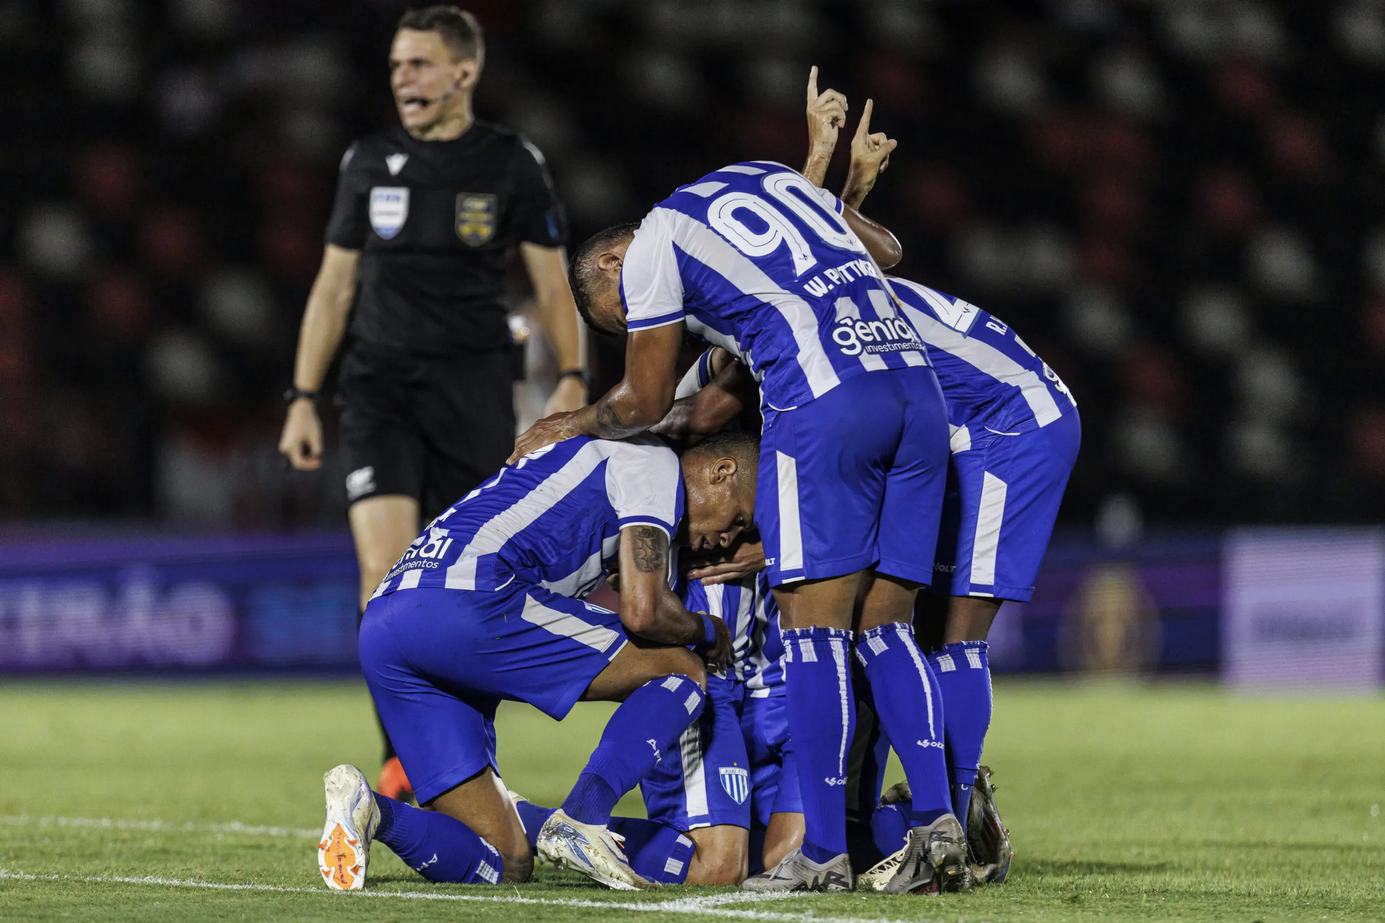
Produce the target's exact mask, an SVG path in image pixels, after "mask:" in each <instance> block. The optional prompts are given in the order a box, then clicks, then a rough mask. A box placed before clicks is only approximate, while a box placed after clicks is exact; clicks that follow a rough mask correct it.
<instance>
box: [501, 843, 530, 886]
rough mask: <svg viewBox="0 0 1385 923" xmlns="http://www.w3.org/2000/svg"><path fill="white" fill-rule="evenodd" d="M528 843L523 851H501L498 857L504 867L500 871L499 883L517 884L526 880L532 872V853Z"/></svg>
mask: <svg viewBox="0 0 1385 923" xmlns="http://www.w3.org/2000/svg"><path fill="white" fill-rule="evenodd" d="M528 845H529V844H528V843H526V844H525V849H524V851H523V852H501V854H500V858H501V859H502V860H503V861H504V863H505V867H504V868H503V869H502V870H501V872H500V883H501V884H519V883H522V882H526V881H528V880H529V879H530V878H531V877H532V876H533V874H534V854H533V853H532V852H530V851H529V849H528Z"/></svg>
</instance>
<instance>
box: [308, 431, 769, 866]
mask: <svg viewBox="0 0 1385 923" xmlns="http://www.w3.org/2000/svg"><path fill="white" fill-rule="evenodd" d="M757 450H758V447H757V446H756V444H755V441H754V440H753V439H748V438H746V437H739V438H736V437H728V438H726V439H715V438H714V439H711V440H708V441H707V442H706V443H703V444H702V445H699V446H698V447H696V448H694V449H692V450H690V451H689V452H687V453H685V454H684V456H683V458H682V460H681V463H680V460H679V458H678V457H677V456H676V455H675V454H674V453H673V451H672V450H671V449H669V448H667V447H665V446H664V445H663V444H662V443H661V442H659V441H658V440H657V439H655V438H653V437H643V438H639V439H634V440H630V441H624V442H614V441H607V440H596V439H589V438H579V439H572V440H568V441H567V442H565V443H563V444H562V445H557V446H552V447H549V448H546V449H544V450H541V451H537V452H535V453H533V454H531V455H528V456H525V457H524V458H522V459H521V460H520V461H519V462H518V463H516V464H514V465H512V466H508V467H506V468H504V469H502V470H501V472H500V473H499V474H497V475H496V476H495V477H493V478H492V479H490V480H489V481H487V482H486V483H485V484H483V485H481V486H480V487H478V488H477V489H476V490H474V491H472V492H471V493H470V494H468V495H467V496H466V497H464V498H463V499H462V500H460V501H458V502H457V503H455V504H454V505H453V506H452V507H450V508H449V509H448V510H446V511H445V512H444V513H443V514H442V515H441V516H439V517H438V518H437V519H436V520H434V521H433V522H432V523H431V524H430V525H429V526H428V527H427V528H426V529H425V530H424V532H423V534H422V535H420V536H419V537H418V538H417V539H415V540H414V542H413V544H412V545H411V546H410V548H409V550H408V551H407V552H406V553H405V554H404V556H403V557H402V558H401V559H400V560H399V562H398V563H397V564H396V565H395V566H394V567H393V568H392V569H391V570H390V571H389V573H388V574H387V575H386V577H385V580H384V581H383V582H382V583H381V585H380V587H379V589H378V590H377V591H376V593H375V595H374V597H373V598H372V599H371V601H370V604H369V605H368V606H367V608H366V615H365V619H364V622H363V624H362V626H361V635H360V655H361V667H362V670H363V672H364V673H365V676H366V682H367V684H368V685H369V687H370V692H371V696H372V698H373V699H374V701H375V705H376V708H377V709H378V711H379V714H380V717H381V719H382V720H383V722H384V725H385V728H386V730H387V731H388V732H389V734H390V737H391V739H392V740H394V742H395V745H396V746H397V747H398V749H399V755H400V759H401V761H402V762H403V764H404V767H405V768H406V769H407V770H408V772H409V774H410V777H411V778H412V780H413V782H414V785H415V787H416V792H417V796H418V799H419V802H420V803H421V804H425V805H427V806H428V807H429V808H431V810H427V811H424V810H419V809H417V808H413V807H410V806H408V805H405V804H402V803H401V802H399V801H397V800H394V799H391V798H389V797H386V796H384V795H378V794H374V793H372V792H371V790H370V787H369V785H368V784H367V781H366V779H365V777H364V776H363V775H362V774H361V772H360V771H359V770H357V769H355V768H354V767H351V766H338V767H336V768H335V769H333V770H331V771H330V772H328V773H327V775H326V778H325V784H326V796H327V815H326V822H325V824H324V830H323V836H322V841H321V843H320V844H319V848H318V859H319V866H320V868H321V871H322V874H323V877H324V879H325V880H326V881H327V883H328V885H329V887H331V888H334V889H338V890H358V889H360V888H362V887H364V885H365V876H366V870H367V869H366V867H367V863H368V860H369V847H370V843H371V841H372V840H374V839H379V840H380V841H382V842H384V843H385V844H386V845H388V846H389V847H390V848H391V849H393V850H394V851H395V852H396V853H397V854H398V855H399V856H400V858H402V859H403V860H404V861H405V862H406V863H407V864H408V865H409V866H410V867H411V868H413V869H415V870H417V871H418V872H419V873H420V874H422V875H423V876H424V877H425V878H428V879H429V880H431V881H447V882H471V883H481V882H489V883H491V884H495V883H497V882H498V881H502V880H503V881H524V880H526V879H527V878H528V877H529V874H530V871H531V869H532V862H533V859H532V856H531V854H530V852H529V844H528V843H527V842H526V839H525V832H524V828H523V826H522V824H521V822H520V818H519V815H518V814H517V813H516V810H515V808H514V806H513V805H512V804H511V802H510V800H509V798H508V797H507V796H506V791H505V787H504V785H503V784H502V783H501V781H500V777H499V773H498V767H497V766H496V760H495V728H494V723H493V722H494V716H495V709H496V706H497V705H498V704H499V702H500V701H501V700H502V699H514V700H518V701H523V702H528V703H530V704H532V705H534V706H535V707H536V708H539V709H540V710H542V711H543V712H545V713H546V714H548V715H550V716H551V717H553V718H555V719H561V718H563V717H564V716H565V715H566V714H567V713H568V711H569V710H570V709H571V708H572V706H573V705H574V704H575V703H576V702H577V701H579V700H607V701H620V702H622V703H623V704H622V705H621V706H620V708H618V709H617V710H616V712H615V714H614V715H612V717H611V720H610V722H609V723H608V725H607V727H606V730H605V732H604V733H603V735H602V738H601V742H600V744H599V745H598V746H597V748H596V750H595V752H594V753H593V754H592V756H591V759H590V760H589V761H588V763H587V766H586V769H584V770H583V772H582V774H581V775H580V776H579V778H578V780H577V784H576V786H575V787H574V788H573V789H572V793H571V794H570V795H569V797H568V798H567V800H566V801H565V802H564V803H563V805H562V807H561V808H560V809H559V810H558V811H556V812H554V813H553V814H552V815H551V816H550V817H549V818H548V819H547V820H546V822H545V823H544V824H543V828H542V830H541V831H539V833H538V837H537V842H538V852H539V855H540V856H542V857H543V858H545V859H548V860H549V861H551V862H554V863H555V864H557V865H559V866H560V867H565V868H571V869H574V870H576V871H580V872H582V873H584V874H586V875H588V876H590V877H591V878H592V879H593V880H595V881H597V882H600V883H601V884H604V885H607V886H608V887H613V888H625V889H635V888H648V887H651V886H652V885H651V883H650V882H649V881H648V880H646V879H645V878H643V877H641V876H639V875H638V874H636V873H635V872H634V871H633V870H632V869H631V868H630V866H629V864H628V862H627V860H626V857H625V854H624V853H623V852H622V850H621V847H620V844H619V841H618V840H617V839H616V838H615V836H614V835H613V834H612V833H611V831H610V830H609V829H608V827H607V823H608V821H609V820H610V815H611V809H612V808H613V807H614V806H615V804H616V801H617V800H619V798H620V796H621V795H623V794H624V793H625V792H627V791H629V790H630V789H632V788H634V786H635V785H636V783H638V782H639V781H640V779H642V778H644V777H645V776H646V775H647V774H648V773H649V771H650V769H651V768H652V767H653V766H654V764H655V763H656V762H657V761H658V760H659V758H660V756H661V755H662V754H664V753H668V752H670V751H671V750H673V749H674V748H676V745H677V742H678V739H679V736H680V735H681V734H682V733H683V730H684V729H685V728H686V727H687V726H688V724H689V723H690V722H692V721H694V720H696V719H697V717H698V715H699V714H700V712H701V710H702V707H703V698H704V695H703V687H704V686H705V673H704V669H703V667H702V663H701V661H699V659H698V658H697V656H696V655H695V654H694V653H693V652H692V651H690V650H689V649H688V648H687V647H683V646H679V645H696V646H698V647H699V648H701V649H702V650H703V651H704V652H705V653H706V654H707V656H708V657H709V658H710V659H711V660H713V661H714V662H718V663H724V662H725V661H726V660H727V659H728V658H729V655H730V635H729V634H728V632H727V628H726V625H725V624H724V623H722V622H721V621H719V620H717V619H713V618H710V617H708V616H704V615H697V614H694V613H690V612H689V611H688V610H687V609H686V608H684V606H683V605H682V604H681V603H680V602H679V600H678V597H677V596H675V595H674V594H673V592H672V591H671V589H670V580H669V559H670V557H669V556H670V543H671V541H672V540H673V539H674V538H675V537H678V538H679V539H681V541H683V542H686V543H690V544H692V545H694V546H701V547H725V546H727V545H729V544H730V543H731V542H733V541H734V540H735V539H736V537H737V536H738V535H739V534H740V532H741V531H742V530H743V529H744V528H745V526H746V525H747V524H748V523H749V522H750V520H751V517H752V516H753V513H754V504H755V481H756V469H755V460H756V454H757ZM685 507H686V512H685ZM617 555H618V556H619V562H620V571H621V584H620V598H621V605H620V614H619V615H618V616H617V615H616V614H615V613H613V612H610V611H608V610H605V609H602V608H600V607H597V606H593V605H590V604H588V603H586V602H584V601H583V599H584V597H585V596H586V595H587V594H589V593H590V592H591V591H592V590H593V589H594V588H595V587H596V586H597V585H598V584H599V583H600V582H601V580H602V579H603V578H604V576H605V575H606V572H607V569H608V567H609V566H610V565H611V564H613V563H614V562H615V560H616V557H617ZM627 632H628V633H629V634H630V635H632V636H634V637H635V638H636V639H638V640H639V642H640V643H636V644H631V643H628V641H627V637H626V635H627ZM652 645H670V646H652Z"/></svg>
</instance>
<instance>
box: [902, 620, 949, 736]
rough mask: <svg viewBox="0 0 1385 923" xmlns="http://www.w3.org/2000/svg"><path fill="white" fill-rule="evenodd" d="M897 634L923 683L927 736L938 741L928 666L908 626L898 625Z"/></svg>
mask: <svg viewBox="0 0 1385 923" xmlns="http://www.w3.org/2000/svg"><path fill="white" fill-rule="evenodd" d="M897 633H898V635H899V640H900V641H901V642H903V644H904V648H905V650H907V651H908V652H909V656H910V657H911V658H913V661H914V668H915V669H916V670H918V674H919V681H920V682H922V683H923V704H924V707H925V708H927V709H928V736H929V737H930V738H932V739H933V740H938V739H939V738H938V728H937V726H936V724H935V723H934V721H933V683H932V681H931V680H930V678H929V676H928V664H926V663H924V661H923V652H922V651H920V650H919V646H918V642H917V641H915V640H914V632H913V631H912V630H911V629H910V628H909V626H907V625H900V626H899V631H898V632H897Z"/></svg>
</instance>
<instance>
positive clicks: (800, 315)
mask: <svg viewBox="0 0 1385 923" xmlns="http://www.w3.org/2000/svg"><path fill="white" fill-rule="evenodd" d="M842 208H843V206H842V202H841V200H840V199H838V198H837V197H836V196H834V195H832V194H831V193H829V192H826V191H824V190H822V189H819V188H818V187H816V186H814V185H813V184H812V183H811V182H809V181H808V180H807V179H805V178H804V177H803V176H802V175H801V174H799V173H797V172H795V171H794V170H791V169H789V168H788V167H786V166H784V165H783V164H778V163H771V162H768V161H755V162H752V163H738V164H732V165H731V166H728V167H723V168H722V169H720V170H717V171H715V172H712V173H709V174H707V175H706V176H704V177H702V179H700V180H698V181H697V182H695V183H692V184H691V185H688V186H683V187H681V188H680V189H678V190H677V191H676V192H674V194H673V195H671V196H669V197H668V198H667V199H665V200H664V201H662V202H660V203H659V204H658V205H657V206H656V207H655V208H654V209H653V210H652V211H651V212H650V213H649V214H648V215H647V216H645V219H644V221H643V222H642V223H641V224H640V227H639V230H637V231H636V232H635V239H634V241H632V242H631V244H630V248H629V250H628V251H627V252H626V256H625V262H624V265H623V269H622V273H621V286H620V293H621V302H622V304H623V305H624V307H625V312H626V320H627V323H628V325H629V329H630V330H631V331H636V330H648V329H650V328H652V327H660V326H663V325H665V324H674V323H678V322H679V321H685V322H686V324H687V327H688V330H689V331H691V332H692V333H694V334H696V335H698V336H700V337H702V338H703V339H704V340H706V341H707V342H709V343H713V344H715V345H717V346H721V347H724V348H725V349H727V350H729V351H730V352H731V353H732V354H733V355H735V356H736V357H737V358H739V359H740V360H741V361H742V362H744V363H745V365H746V366H747V367H748V368H749V369H750V371H751V372H752V373H753V374H754V376H755V379H756V380H757V381H759V382H760V394H761V402H762V404H763V405H764V406H765V407H766V408H768V409H771V410H789V409H792V408H794V407H798V406H800V405H802V404H806V403H808V402H810V401H812V400H813V399H814V398H818V397H821V396H822V395H824V394H826V393H828V392H829V391H831V390H832V389H833V388H835V387H837V385H839V384H840V383H841V382H842V381H844V380H846V379H848V378H852V377H854V376H856V375H859V374H862V373H864V372H870V371H877V370H882V369H897V368H903V367H906V366H927V365H928V358H927V354H926V352H925V349H924V346H923V344H922V343H921V342H920V340H919V338H918V333H917V332H916V331H915V330H914V329H913V327H912V326H911V325H910V323H909V322H908V321H907V320H906V319H905V318H904V317H903V316H902V315H901V314H900V312H899V311H898V309H897V307H896V306H895V304H894V302H893V299H892V298H891V297H890V294H889V292H888V290H887V289H886V287H885V282H884V280H883V278H882V277H881V274H880V271H879V269H878V268H877V267H876V265H875V263H874V262H873V261H872V260H871V258H870V256H869V255H868V254H867V253H866V250H865V247H864V246H863V245H862V243H861V241H860V239H859V238H858V237H857V236H856V235H855V234H854V233H852V231H851V229H850V228H849V227H847V224H846V222H845V220H844V219H843V218H842Z"/></svg>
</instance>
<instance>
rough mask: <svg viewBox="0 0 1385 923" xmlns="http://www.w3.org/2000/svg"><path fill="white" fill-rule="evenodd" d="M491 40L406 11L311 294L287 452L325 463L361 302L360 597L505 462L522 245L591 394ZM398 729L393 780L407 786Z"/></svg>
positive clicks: (350, 433)
mask: <svg viewBox="0 0 1385 923" xmlns="http://www.w3.org/2000/svg"><path fill="white" fill-rule="evenodd" d="M484 60H485V46H484V43H483V40H482V35H481V27H480V25H479V24H478V23H477V21H476V19H475V18H474V17H473V16H472V15H471V14H470V13H465V12H463V11H461V10H459V9H457V8H456V7H454V6H432V7H427V8H425V9H419V10H413V11H411V12H408V13H406V14H404V16H403V18H402V19H400V21H399V27H398V29H397V31H396V32H395V35H394V40H393V43H392V44H391V46H390V57H389V66H390V87H391V89H392V90H393V93H394V101H395V106H396V108H397V110H398V113H399V121H400V124H399V126H397V127H395V128H391V129H389V130H387V131H382V132H379V133H378V134H374V135H370V136H369V137H366V138H363V139H361V140H359V141H357V142H356V143H354V144H352V145H351V147H350V148H349V149H348V150H347V151H346V156H345V157H343V158H342V161H341V176H340V179H339V181H338V186H337V195H336V202H335V205H334V207H333V210H332V218H331V221H330V223H329V224H328V226H327V233H326V237H327V242H326V249H325V252H324V254H323V258H322V267H321V268H320V269H319V271H318V274H317V279H316V281H315V282H314V284H313V288H312V292H311V294H310V295H309V296H308V304H307V309H306V310H305V311H304V314H303V324H302V330H301V332H300V335H299V341H298V356H297V360H296V362H295V364H294V373H293V387H292V388H291V389H290V390H289V391H288V393H287V394H286V398H287V400H288V401H289V407H288V415H287V418H286V420H285V422H284V429H283V435H282V437H281V439H280V442H279V451H281V452H282V453H284V455H286V456H287V457H288V459H289V461H290V462H291V463H292V465H293V466H294V467H295V468H297V469H299V470H303V471H314V470H317V469H318V468H320V467H321V464H322V424H321V422H320V421H319V419H318V414H317V406H316V405H317V400H318V394H319V391H320V389H321V387H322V384H323V380H324V377H325V376H326V374H327V369H328V366H329V365H330V364H331V362H332V357H333V354H334V353H336V351H337V348H338V346H339V344H340V343H341V340H342V336H343V332H344V331H345V329H346V324H347V318H348V316H350V319H351V335H352V344H351V347H350V349H349V350H348V352H347V353H346V355H345V356H344V357H343V358H342V363H341V373H340V380H339V383H338V402H339V404H340V405H341V451H342V458H343V463H344V467H345V470H346V471H347V475H346V482H345V489H346V501H347V503H348V505H349V508H348V514H347V515H348V520H349V522H350V525H351V534H352V538H353V539H354V541H355V545H356V558H357V562H358V564H359V566H360V574H361V580H360V605H361V608H362V609H364V607H365V604H366V601H367V600H368V599H369V598H370V594H371V593H372V592H374V590H375V588H376V586H378V585H379V583H380V580H381V579H382V578H383V577H384V575H385V572H386V571H387V570H388V569H389V568H390V566H391V565H392V564H393V563H394V562H395V561H396V560H398V559H399V556H400V555H401V554H403V552H404V550H405V549H406V548H407V547H408V546H409V542H411V541H412V540H413V538H414V536H415V535H417V534H418V530H419V526H420V523H421V522H426V521H427V520H429V519H431V518H433V517H434V516H435V515H437V513H438V512H439V511H440V510H441V509H443V508H444V507H445V506H447V504H449V503H451V502H452V501H453V500H454V499H456V498H457V497H460V496H462V495H463V494H465V493H466V492H467V491H469V490H471V489H472V488H473V487H475V486H476V485H477V484H479V483H481V481H482V480H483V479H485V478H486V477H488V476H489V475H490V474H492V473H493V472H494V471H495V470H496V469H498V468H499V467H500V466H501V465H502V464H504V462H505V456H506V455H508V454H509V450H510V447H511V446H512V444H513V441H514V430H515V417H514V405H513V373H512V371H511V368H512V365H511V344H510V332H509V325H508V322H507V318H506V303H505V296H504V289H505V267H506V262H507V256H508V254H509V253H510V251H511V250H512V249H513V248H515V247H518V249H519V253H520V256H521V257H522V258H523V260H524V265H525V268H526V269H527V270H528V273H529V278H530V281H531V282H532V283H533V287H534V292H535V296H536V301H537V303H538V306H539V316H540V318H541V321H542V324H543V326H544V328H545V330H546V332H547V334H548V338H549V341H550V342H551V343H552V346H553V349H554V351H555V353H556V354H557V359H558V365H559V368H560V369H561V372H560V376H561V377H560V378H559V381H558V387H557V390H556V391H555V392H554V393H553V396H552V398H551V399H550V401H549V404H548V407H549V412H550V413H552V412H557V411H560V410H571V409H573V408H576V407H579V406H581V405H582V404H583V403H584V402H585V401H586V372H585V364H584V363H585V357H584V351H585V343H584V339H583V336H584V334H583V331H582V329H581V325H580V324H578V322H577V313H576V310H575V308H574V307H573V303H572V295H571V292H570V290H569V289H568V284H567V265H566V256H565V253H564V249H563V245H564V243H565V239H566V235H567V227H566V221H565V218H564V215H563V209H562V206H561V204H560V203H559V202H558V199H557V197H556V195H555V194H554V191H553V184H552V182H551V181H550V179H549V176H548V172H547V169H546V168H545V166H544V160H543V155H542V154H540V153H539V151H538V149H537V148H535V147H534V146H533V145H532V144H530V143H529V142H528V141H527V140H525V139H524V138H523V137H521V136H519V135H517V134H515V133H514V132H511V131H509V130H508V129H505V128H502V127H501V126H499V125H494V124H490V123H488V122H483V121H480V120H477V119H476V118H474V117H473V115H472V93H473V92H474V90H475V89H476V84H477V81H478V80H479V79H480V76H481V67H482V64H483V62H484ZM393 756H394V754H393V750H392V748H391V747H390V743H389V740H388V737H386V740H385V766H384V769H383V770H382V772H381V776H380V783H379V785H380V788H381V789H382V790H384V791H386V792H388V793H390V794H392V795H398V796H403V795H406V794H407V793H408V784H407V779H406V778H405V776H404V773H403V772H402V771H401V770H400V769H399V763H398V760H396V759H393Z"/></svg>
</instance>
